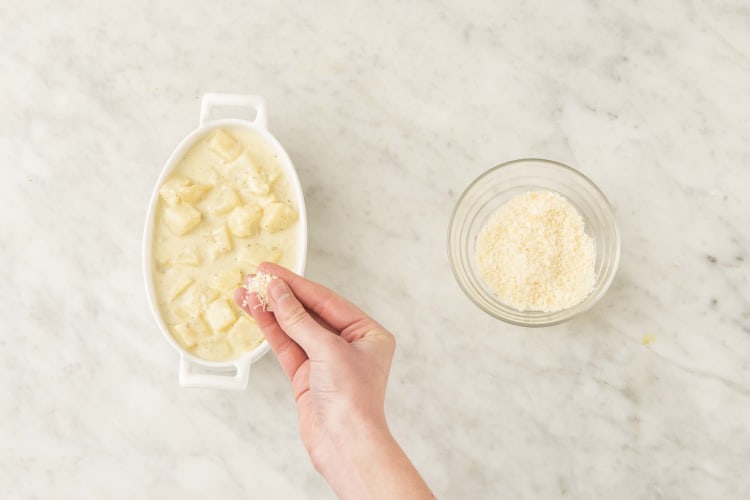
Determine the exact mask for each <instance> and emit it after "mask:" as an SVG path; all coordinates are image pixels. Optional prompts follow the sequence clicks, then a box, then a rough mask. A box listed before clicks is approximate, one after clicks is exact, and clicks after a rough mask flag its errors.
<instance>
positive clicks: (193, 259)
mask: <svg viewBox="0 0 750 500" xmlns="http://www.w3.org/2000/svg"><path fill="white" fill-rule="evenodd" d="M174 263H175V264H180V265H183V266H197V265H198V264H200V257H199V256H198V250H197V249H195V248H190V247H184V248H182V249H180V251H179V252H178V253H177V257H175V259H174Z"/></svg>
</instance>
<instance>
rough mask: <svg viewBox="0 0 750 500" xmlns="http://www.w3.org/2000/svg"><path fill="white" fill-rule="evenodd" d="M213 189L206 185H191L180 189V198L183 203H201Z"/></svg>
mask: <svg viewBox="0 0 750 500" xmlns="http://www.w3.org/2000/svg"><path fill="white" fill-rule="evenodd" d="M210 189H211V186H206V185H205V184H191V185H189V186H183V187H181V188H180V189H179V196H180V199H181V200H182V201H185V202H187V203H197V202H199V201H201V200H202V199H203V198H204V197H205V196H206V193H208V192H209V191H210Z"/></svg>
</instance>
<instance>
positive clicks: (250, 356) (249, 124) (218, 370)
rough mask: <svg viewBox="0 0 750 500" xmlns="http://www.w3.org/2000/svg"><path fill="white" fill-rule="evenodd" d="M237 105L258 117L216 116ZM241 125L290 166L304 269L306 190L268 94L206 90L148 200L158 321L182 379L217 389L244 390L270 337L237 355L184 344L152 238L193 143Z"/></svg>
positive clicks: (146, 253)
mask: <svg viewBox="0 0 750 500" xmlns="http://www.w3.org/2000/svg"><path fill="white" fill-rule="evenodd" d="M219 107H223V108H228V109H229V108H231V109H233V110H236V109H240V108H241V109H243V110H247V111H248V114H250V115H252V112H254V113H255V117H254V118H253V119H242V118H232V119H218V120H212V119H211V115H212V109H213V108H219ZM227 126H235V127H236V126H239V127H245V128H248V129H250V130H252V131H253V132H255V133H256V134H257V135H259V136H260V137H262V138H263V139H265V140H266V141H267V143H268V144H269V146H271V147H272V148H273V149H274V150H275V151H276V152H277V153H278V160H279V164H280V165H281V167H282V169H283V170H284V174H285V175H286V177H287V179H288V180H289V184H290V186H291V188H292V192H293V193H294V201H295V203H296V208H297V211H298V212H299V220H298V229H297V230H298V231H299V234H298V238H297V260H296V264H295V267H294V271H295V272H297V273H299V274H302V273H303V272H304V268H305V260H306V257H307V216H306V212H305V200H304V196H303V194H302V187H301V185H300V182H299V178H298V177H297V172H296V170H295V169H294V165H293V164H292V160H291V159H289V155H287V153H286V151H284V148H283V147H282V146H281V144H280V143H279V141H277V140H276V138H275V137H274V136H273V135H271V133H270V132H268V128H267V127H268V125H267V114H266V104H265V100H264V99H263V98H262V97H259V96H253V95H243V94H206V95H204V96H203V99H202V101H201V114H200V122H199V126H198V128H197V129H195V130H194V131H192V132H191V133H190V134H189V135H188V136H187V137H185V138H184V139H183V140H182V142H180V144H179V145H178V146H177V148H176V149H175V150H174V152H173V153H172V155H171V156H170V157H169V159H168V160H167V163H166V164H165V165H164V168H162V170H161V174H160V175H159V179H158V180H157V181H156V185H155V186H154V190H153V192H152V194H151V201H150V202H149V205H148V214H147V215H146V226H145V230H144V233H143V277H144V281H145V284H146V296H147V297H148V303H149V306H150V308H151V312H152V313H153V315H154V319H155V320H156V324H157V325H158V326H159V329H160V330H161V332H162V334H163V335H164V338H166V339H167V342H169V344H170V345H171V346H172V347H174V349H175V350H176V351H177V352H178V353H179V355H180V368H179V383H180V385H181V386H183V387H209V388H215V389H230V390H244V389H245V388H246V387H247V382H248V377H249V374H250V366H251V365H252V364H253V363H254V362H256V361H257V360H259V359H260V358H261V357H263V355H264V354H266V352H268V350H269V346H268V342H267V341H266V340H264V341H263V342H262V343H261V344H260V345H259V346H258V347H256V348H255V349H253V350H252V351H250V352H247V353H245V354H244V355H243V356H241V357H240V358H238V359H235V360H231V361H221V362H215V361H206V360H203V359H200V358H198V357H197V356H194V355H193V354H191V353H190V352H188V351H186V350H185V349H183V348H182V347H181V346H180V345H179V344H178V343H177V341H176V340H175V339H174V337H172V334H171V333H169V329H168V328H167V325H166V324H165V322H164V318H162V315H161V312H160V311H159V307H158V304H157V301H156V294H155V290H154V280H153V262H152V260H153V258H152V244H153V236H154V214H155V212H156V206H157V204H158V201H159V188H160V187H161V185H162V183H163V182H164V181H165V180H166V179H167V177H168V176H169V174H170V173H171V172H172V170H173V169H174V167H175V166H176V165H177V163H178V162H179V161H180V160H181V159H182V157H183V155H184V154H185V153H186V152H187V151H188V150H189V149H190V147H191V146H192V145H193V144H194V143H195V142H196V141H197V140H199V139H201V138H202V137H204V136H205V135H206V134H208V133H209V132H211V131H212V130H214V129H216V128H219V127H227Z"/></svg>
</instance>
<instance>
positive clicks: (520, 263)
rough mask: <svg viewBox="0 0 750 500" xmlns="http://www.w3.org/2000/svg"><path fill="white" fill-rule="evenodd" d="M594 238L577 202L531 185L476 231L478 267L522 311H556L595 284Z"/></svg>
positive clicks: (501, 295)
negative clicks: (534, 188) (586, 225)
mask: <svg viewBox="0 0 750 500" xmlns="http://www.w3.org/2000/svg"><path fill="white" fill-rule="evenodd" d="M595 254H596V249H595V247H594V240H593V238H591V236H589V235H588V234H586V232H585V231H584V222H583V219H582V218H581V216H580V214H579V213H578V212H577V211H576V209H575V207H574V206H573V205H572V204H571V203H570V202H569V201H568V200H567V199H566V198H564V197H563V196H561V195H559V194H557V193H554V192H551V191H529V192H525V193H521V194H519V195H517V196H515V197H513V198H512V199H511V200H510V201H508V202H507V203H505V204H504V205H503V206H501V207H500V208H499V209H498V210H497V211H496V212H495V213H494V214H493V215H492V216H491V217H490V219H489V221H488V222H487V224H486V225H485V226H484V227H483V228H482V230H481V231H480V232H479V234H478V235H477V239H476V252H475V259H476V263H477V266H478V268H479V273H480V275H481V276H482V279H484V281H485V282H486V283H487V285H488V286H489V287H490V288H491V289H492V290H493V291H494V292H495V294H496V295H497V296H498V298H499V299H500V300H501V301H502V302H504V303H505V304H507V305H508V306H510V307H513V308H514V309H517V310H519V311H543V312H557V311H561V310H563V309H567V308H569V307H572V306H574V305H576V304H578V303H579V302H581V301H583V299H585V298H586V297H587V296H588V295H589V294H590V293H591V290H592V289H593V286H594V257H595Z"/></svg>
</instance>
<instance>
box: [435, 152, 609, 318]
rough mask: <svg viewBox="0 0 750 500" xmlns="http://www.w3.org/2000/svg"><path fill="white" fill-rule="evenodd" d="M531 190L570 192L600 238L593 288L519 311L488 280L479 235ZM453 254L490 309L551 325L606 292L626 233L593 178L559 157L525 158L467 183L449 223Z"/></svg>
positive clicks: (454, 266)
mask: <svg viewBox="0 0 750 500" xmlns="http://www.w3.org/2000/svg"><path fill="white" fill-rule="evenodd" d="M527 191H554V192H556V193H559V194H561V195H562V196H564V197H565V198H566V199H567V200H568V201H569V202H570V203H571V204H572V205H573V206H575V208H576V209H577V210H578V213H579V214H580V215H581V217H582V218H583V221H584V224H585V231H586V233H587V234H588V235H589V236H591V237H592V238H593V239H594V246H595V248H596V259H595V263H594V275H595V280H594V286H593V288H592V290H591V293H590V294H589V295H588V296H587V297H586V298H585V299H584V300H583V301H582V302H580V303H578V304H576V305H574V306H572V307H569V308H567V309H563V310H561V311H557V312H542V311H519V310H517V309H514V308H512V307H510V306H508V305H506V304H504V303H503V302H502V301H501V300H500V299H499V298H498V297H497V295H495V293H494V292H493V291H492V289H491V288H490V287H489V286H488V285H487V284H486V283H485V282H484V280H483V279H482V277H481V275H480V273H479V269H478V267H477V263H476V259H475V258H474V255H475V251H476V238H477V234H478V233H479V232H480V231H481V230H482V228H483V227H484V226H485V224H486V223H487V221H488V220H489V218H490V217H491V216H492V215H493V214H494V213H495V212H496V211H497V209H499V208H500V207H501V206H502V205H504V204H505V203H507V202H508V201H510V199H511V198H513V197H514V196H516V195H518V194H520V193H524V192H527ZM448 258H449V260H450V265H451V270H452V271H453V275H454V276H455V278H456V281H457V282H458V284H459V286H460V287H461V289H462V290H463V291H464V293H465V294H466V295H467V296H468V297H469V299H471V301H472V302H474V303H475V304H476V305H477V306H479V308H480V309H482V310H483V311H485V312H486V313H487V314H490V315H492V316H494V317H496V318H498V319H501V320H503V321H506V322H508V323H511V324H514V325H519V326H536V327H541V326H551V325H555V324H558V323H562V322H563V321H567V320H569V319H571V318H573V317H574V316H576V315H578V314H580V313H582V312H584V311H586V310H587V309H589V308H591V307H592V306H593V305H594V304H595V303H596V302H597V301H599V299H601V298H602V296H604V293H605V292H606V291H607V289H608V288H609V285H610V284H611V283H612V280H613V279H614V277H615V272H616V271H617V265H618V264H619V261H620V233H619V231H618V229H617V223H616V222H615V218H614V214H613V213H612V208H611V206H610V204H609V201H607V198H606V197H605V196H604V194H603V193H602V192H601V190H599V188H598V187H597V186H596V185H595V184H594V183H593V182H592V181H591V180H590V179H589V178H588V177H586V176H585V175H583V174H582V173H580V172H578V171H577V170H575V169H573V168H571V167H569V166H567V165H564V164H562V163H559V162H556V161H552V160H544V159H538V158H525V159H520V160H513V161H509V162H506V163H502V164H500V165H498V166H496V167H494V168H491V169H490V170H488V171H486V172H485V173H483V174H482V175H480V176H479V177H477V178H476V179H475V180H474V181H473V182H472V183H471V184H470V185H469V187H467V188H466V190H465V191H464V192H463V194H462V195H461V197H460V198H459V200H458V203H457V204H456V207H455V209H454V210H453V215H452V216H451V221H450V225H449V227H448Z"/></svg>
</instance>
